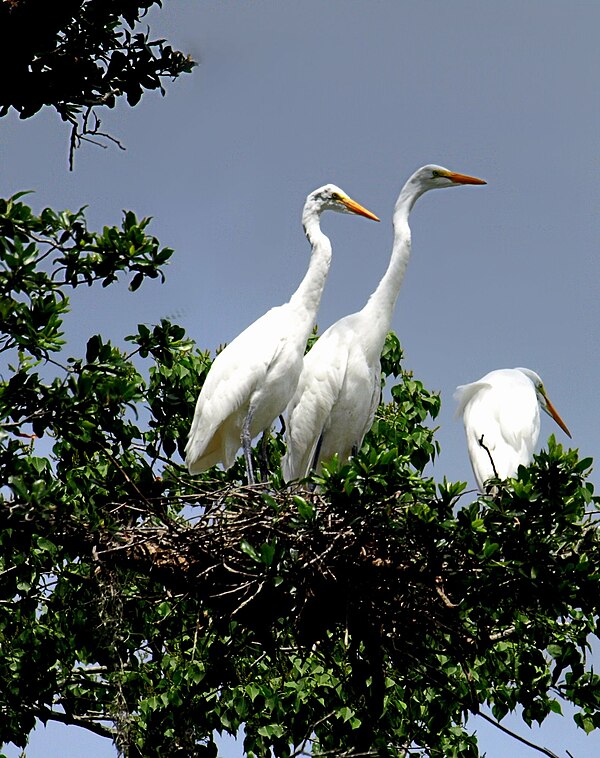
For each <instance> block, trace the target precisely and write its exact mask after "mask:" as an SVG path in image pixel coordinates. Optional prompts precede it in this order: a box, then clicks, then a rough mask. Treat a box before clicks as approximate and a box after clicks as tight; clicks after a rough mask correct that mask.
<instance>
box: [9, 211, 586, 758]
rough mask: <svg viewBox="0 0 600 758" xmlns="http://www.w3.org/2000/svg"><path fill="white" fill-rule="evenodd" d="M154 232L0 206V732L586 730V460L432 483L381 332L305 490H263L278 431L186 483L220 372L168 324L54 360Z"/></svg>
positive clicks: (369, 739)
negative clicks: (488, 489)
mask: <svg viewBox="0 0 600 758" xmlns="http://www.w3.org/2000/svg"><path fill="white" fill-rule="evenodd" d="M148 223H149V220H148V219H144V220H142V221H138V220H137V219H136V218H135V216H134V215H133V214H131V213H126V214H125V216H124V220H123V223H122V225H121V227H110V228H105V229H104V230H103V231H102V232H101V233H95V232H91V231H90V230H88V228H87V225H86V221H85V214H84V211H83V210H81V211H79V212H77V213H69V212H64V213H56V212H54V211H52V210H49V209H46V210H44V211H43V212H42V213H41V214H40V215H39V216H36V215H34V214H33V212H32V211H31V209H30V208H28V207H27V206H26V205H25V204H24V203H23V200H22V196H15V197H13V198H11V199H10V200H8V201H2V202H0V253H1V255H0V258H1V262H2V265H1V267H0V309H1V316H0V322H1V323H2V330H3V331H2V335H1V337H0V351H2V352H3V354H4V356H5V359H6V360H5V366H4V369H3V371H4V376H3V378H2V382H1V384H0V417H1V418H2V431H1V432H0V434H1V438H0V482H1V483H2V485H3V486H2V490H1V491H0V492H1V498H2V499H1V501H0V648H1V649H2V656H0V681H2V683H3V686H2V688H0V742H10V741H12V742H14V743H16V744H17V745H20V746H24V745H25V744H26V741H27V736H28V734H29V732H30V731H31V729H32V728H33V726H34V724H35V721H36V719H40V720H41V721H42V722H44V723H45V722H47V721H49V720H55V721H61V722H64V723H67V724H78V725H80V726H84V727H86V728H87V729H90V730H92V731H94V732H96V733H98V734H101V735H105V736H107V737H110V738H112V739H113V740H114V741H115V744H116V745H117V747H118V748H119V750H120V751H121V752H122V753H123V754H124V755H127V756H145V757H150V758H151V757H152V756H164V755H169V756H212V755H216V754H217V745H216V742H215V735H216V734H219V733H221V734H222V733H229V734H236V733H237V732H238V730H239V729H240V728H241V727H242V726H243V727H244V733H245V737H244V748H245V751H246V753H247V754H248V755H266V754H267V753H268V752H269V750H271V751H273V753H274V754H275V755H277V756H286V755H290V754H291V753H293V752H296V754H300V753H302V752H303V751H309V750H310V751H311V752H312V754H314V755H319V754H327V753H334V754H340V755H343V754H346V755H352V754H360V753H371V754H378V755H389V756H400V755H411V756H417V755H423V754H426V755H430V756H439V757H441V756H445V757H451V756H473V757H474V756H477V755H478V750H477V743H476V739H475V737H474V736H473V735H472V734H471V730H472V721H471V720H470V717H471V718H472V717H473V716H474V714H477V713H478V711H479V710H480V709H481V708H482V707H483V706H484V705H487V706H489V707H490V708H491V710H492V712H493V714H494V715H495V717H496V718H498V719H502V718H503V717H504V716H505V715H506V714H507V713H509V712H510V711H513V710H515V709H516V708H517V707H519V706H520V707H521V708H522V713H523V718H524V720H525V721H526V722H527V723H532V722H533V721H536V722H541V721H543V720H544V718H545V717H546V716H547V715H548V714H549V713H551V712H560V708H561V705H560V704H561V702H563V701H568V702H571V703H573V704H574V705H575V706H576V709H577V714H576V717H575V719H576V721H577V723H578V724H579V725H580V726H581V727H582V728H583V729H585V730H586V731H590V730H592V729H595V728H597V727H598V726H599V723H600V709H599V705H600V703H599V700H600V694H599V693H600V687H599V686H598V685H599V684H600V682H599V681H598V676H597V675H596V674H595V673H594V672H593V669H592V667H591V665H590V662H589V650H590V644H591V642H592V641H593V639H594V636H595V635H597V633H598V629H597V623H598V622H597V617H598V597H599V588H598V573H597V570H596V566H597V565H598V562H599V559H600V545H599V541H598V534H597V528H596V521H595V520H594V516H593V514H595V512H596V506H597V500H596V498H595V497H594V495H593V491H592V487H591V485H590V484H589V483H588V482H586V481H585V476H586V473H587V472H588V471H589V469H590V466H591V461H590V460H589V459H584V460H581V461H580V460H578V457H577V454H576V452H575V451H564V450H563V449H562V448H561V447H560V446H559V445H557V444H556V443H555V441H554V440H553V439H551V440H550V443H549V446H548V449H547V450H546V451H544V452H543V453H541V454H540V455H539V456H538V457H537V458H536V460H535V463H534V464H533V465H532V466H531V467H529V468H527V469H521V470H520V472H519V479H518V480H511V481H508V482H504V483H498V491H497V494H495V495H494V496H493V497H492V496H485V497H480V498H478V499H476V500H475V501H473V502H465V493H464V485H463V484H460V483H458V484H454V483H448V482H445V481H444V482H443V483H442V484H440V485H436V484H435V482H434V481H433V480H432V479H431V478H430V477H428V476H426V475H425V474H424V469H425V467H426V465H427V464H428V462H429V461H430V460H431V459H432V458H433V457H434V455H435V454H436V453H437V444H436V442H435V439H434V430H433V429H432V428H430V426H429V424H430V420H433V419H435V417H436V415H437V413H438V411H439V403H440V400H439V397H438V396H437V395H434V394H431V393H429V392H428V391H427V390H426V389H425V388H424V387H423V386H422V385H421V383H420V382H418V381H417V380H416V379H414V377H412V375H410V373H407V372H406V371H404V370H403V369H402V367H401V364H400V361H401V358H402V355H401V350H400V346H399V343H398V340H397V339H396V338H395V337H394V336H393V335H390V336H389V338H388V341H387V343H386V348H385V351H384V356H383V370H384V375H386V376H388V377H395V379H394V386H393V387H392V389H391V402H389V403H387V404H385V405H382V406H380V409H379V413H378V415H377V418H376V421H375V424H374V426H373V428H372V430H371V432H370V433H369V435H368V437H367V439H366V440H365V444H364V445H363V448H362V449H361V451H360V452H359V454H358V455H357V456H356V457H355V458H354V459H353V460H352V461H351V462H350V463H347V464H345V465H340V464H339V462H338V461H336V460H333V461H332V462H330V463H329V464H327V465H325V466H324V469H323V472H322V473H321V474H320V475H319V476H318V477H317V476H314V477H313V478H312V482H311V483H309V484H312V485H316V488H314V487H312V486H306V487H299V488H298V487H288V488H286V487H284V486H283V485H282V483H281V479H280V473H279V470H278V464H279V459H280V455H281V451H282V445H283V442H282V437H281V433H277V434H276V435H274V436H273V437H272V439H271V441H270V447H269V457H270V461H271V469H272V471H271V482H270V484H266V483H263V484H260V485H256V486H255V487H247V486H244V485H243V476H244V469H243V465H242V464H241V463H238V464H236V465H235V466H234V467H233V468H232V469H231V470H230V471H229V472H223V471H220V470H217V469H215V470H213V471H211V472H209V473H208V474H206V475H204V476H202V477H196V478H191V477H189V476H188V474H187V472H186V471H185V469H184V467H183V466H182V464H181V454H182V452H183V445H184V442H185V437H186V434H187V431H188V426H189V422H190V418H191V417H192V413H193V407H194V403H195V399H196V396H197V392H198V388H199V386H201V384H202V382H203V380H204V377H205V376H206V373H207V371H208V369H209V367H210V361H211V359H210V356H209V355H208V354H207V353H206V352H202V351H198V350H197V349H196V348H195V347H194V345H193V343H192V342H191V341H190V340H189V338H187V337H186V335H185V333H184V330H183V329H182V328H181V327H179V326H177V325H176V324H173V323H170V322H168V321H162V322H161V323H160V324H158V325H156V326H148V325H144V324H141V325H139V326H138V329H137V332H136V334H133V335H130V336H127V337H125V338H124V342H123V346H121V347H119V346H117V345H114V344H112V343H111V342H109V341H108V340H107V339H106V336H103V335H101V334H97V335H91V336H90V338H89V340H88V342H87V349H86V354H85V356H79V357H74V358H69V359H66V360H65V359H64V358H63V354H62V347H63V344H62V321H63V318H64V316H65V314H66V313H67V312H68V311H69V307H70V306H69V299H68V294H69V290H70V289H75V288H77V287H81V286H83V285H86V286H98V285H99V284H102V286H109V285H110V284H111V283H113V282H115V281H117V280H118V279H119V278H120V277H122V276H127V277H128V278H129V280H130V289H131V290H132V291H134V290H136V289H137V288H138V287H140V286H142V285H143V283H144V281H145V280H146V279H147V278H156V277H161V278H162V275H163V274H162V267H163V266H164V265H165V264H166V263H167V262H168V260H169V258H170V256H171V253H172V251H171V250H169V249H168V248H161V247H160V245H159V243H158V241H157V240H156V239H154V238H153V237H150V236H148V234H147V226H148ZM134 296H135V295H134V294H132V297H134ZM31 434H34V435H35V437H31V436H27V435H31ZM467 722H468V723H467Z"/></svg>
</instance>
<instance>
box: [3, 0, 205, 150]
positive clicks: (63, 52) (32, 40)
mask: <svg viewBox="0 0 600 758" xmlns="http://www.w3.org/2000/svg"><path fill="white" fill-rule="evenodd" d="M153 5H158V6H162V3H161V2H160V0H110V2H107V0H61V2H59V3H43V2H37V1H36V0H5V1H4V2H2V3H0V30H1V32H0V34H1V37H2V44H1V45H0V65H1V67H2V70H3V71H5V72H10V76H5V77H3V80H2V85H1V86H0V116H4V115H6V114H7V113H8V111H9V110H10V108H11V107H12V108H14V109H15V110H16V111H18V113H19V116H20V117H21V118H29V117H30V116H32V115H34V114H35V113H37V112H38V111H39V110H40V109H41V108H43V107H44V106H47V105H50V106H52V107H54V108H55V109H56V111H57V112H58V113H59V114H60V116H61V118H62V119H63V121H67V122H68V123H70V124H71V125H72V127H73V130H72V134H71V163H72V159H73V149H74V147H75V146H76V145H77V143H78V141H79V139H80V138H82V137H83V138H86V137H85V135H92V136H93V135H97V136H103V137H107V136H108V135H106V134H103V133H101V132H100V131H99V128H100V121H99V119H98V118H97V116H96V115H95V113H94V110H93V109H94V108H97V107H98V106H103V105H104V106H107V107H109V108H113V107H114V106H115V104H116V102H117V101H118V100H119V99H120V98H123V97H125V98H126V100H127V102H128V104H129V105H135V104H136V103H137V102H138V101H139V100H140V98H141V97H142V94H143V92H144V90H155V89H158V90H160V91H161V92H162V94H164V89H163V85H162V80H163V79H164V78H165V77H171V78H177V77H178V76H179V75H180V74H182V73H189V72H190V71H191V70H192V68H193V66H194V65H195V64H194V62H193V61H192V60H191V59H190V58H189V57H187V56H185V55H184V54H183V53H180V52H178V51H176V50H173V48H172V47H171V46H170V45H167V44H166V43H165V40H154V41H152V40H150V38H149V32H148V31H146V32H141V31H136V26H137V24H138V23H139V22H140V21H141V20H142V19H143V17H144V16H145V14H146V13H147V12H148V10H149V9H150V8H151V7H152V6H153ZM88 139H89V137H88Z"/></svg>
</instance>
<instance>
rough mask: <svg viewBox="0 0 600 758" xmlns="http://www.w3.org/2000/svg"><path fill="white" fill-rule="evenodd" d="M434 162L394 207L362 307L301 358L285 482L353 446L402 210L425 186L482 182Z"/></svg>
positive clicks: (382, 324) (400, 244) (377, 375)
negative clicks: (380, 271)
mask: <svg viewBox="0 0 600 758" xmlns="http://www.w3.org/2000/svg"><path fill="white" fill-rule="evenodd" d="M485 183H486V182H484V181H483V179H476V178H475V177H472V176H466V175H465V174H457V173H455V172H453V171H449V170H448V169H446V168H443V167H441V166H435V165H428V166H423V167H422V168H420V169H418V170H417V171H415V173H414V174H413V175H412V176H411V177H410V179H408V181H407V182H406V184H405V185H404V187H403V188H402V190H401V192H400V195H399V197H398V200H397V201H396V206H395V209H394V216H393V224H394V243H393V247H392V255H391V259H390V262H389V265H388V268H387V271H386V272H385V274H384V275H383V278H382V279H381V281H380V282H379V285H378V286H377V289H376V290H375V292H373V294H372V295H371V297H370V298H369V300H368V302H367V304H366V305H365V306H364V308H363V309H362V310H361V311H358V313H353V314H351V315H349V316H346V317H344V318H342V319H340V320H339V321H337V322H336V323H335V324H333V325H332V326H330V327H329V329H327V331H325V332H324V333H323V335H322V336H321V337H320V338H319V339H318V340H317V342H316V343H315V345H314V346H313V348H312V349H311V350H310V351H309V352H308V353H307V355H306V356H305V358H304V366H303V368H302V373H301V375H300V380H299V382H298V387H297V389H296V392H295V394H294V397H293V399H292V402H291V403H290V406H289V408H288V413H287V424H286V437H287V452H286V454H285V456H284V458H283V460H282V472H283V476H284V478H285V479H286V481H291V480H292V479H301V478H304V477H305V476H307V475H308V473H309V471H310V469H311V468H318V464H319V463H320V461H323V460H327V459H329V458H331V457H332V456H333V455H334V454H335V453H337V454H338V456H339V458H340V460H342V461H345V460H347V459H348V458H349V456H350V455H351V454H352V451H353V450H354V449H358V448H360V446H361V444H362V441H363V437H364V436H365V434H366V433H367V431H368V430H369V429H370V427H371V424H372V423H373V417H374V415H375V410H376V408H377V405H378V403H379V399H380V394H381V360H380V359H381V351H382V349H383V344H384V342H385V337H386V335H387V333H388V331H389V328H390V323H391V319H392V313H393V310H394V306H395V304H396V299H397V297H398V292H399V290H400V286H401V284H402V280H403V279H404V274H405V272H406V267H407V265H408V260H409V257H410V248H411V237H410V227H409V225H408V217H409V214H410V212H411V210H412V208H413V206H414V204H415V201H416V200H417V199H418V198H419V197H420V196H421V195H422V194H423V193H424V192H427V191H428V190H432V189H441V188H444V187H457V186H459V185H462V184H485Z"/></svg>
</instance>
